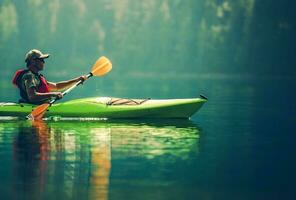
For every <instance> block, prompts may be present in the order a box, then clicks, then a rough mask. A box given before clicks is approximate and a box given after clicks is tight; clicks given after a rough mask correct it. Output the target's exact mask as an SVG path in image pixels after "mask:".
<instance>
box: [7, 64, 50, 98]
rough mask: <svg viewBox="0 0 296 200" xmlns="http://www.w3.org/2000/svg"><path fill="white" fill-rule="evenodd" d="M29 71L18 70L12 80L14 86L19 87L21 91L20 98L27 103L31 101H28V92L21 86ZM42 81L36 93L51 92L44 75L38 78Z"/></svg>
mask: <svg viewBox="0 0 296 200" xmlns="http://www.w3.org/2000/svg"><path fill="white" fill-rule="evenodd" d="M28 71H30V70H28V69H20V70H17V71H16V72H15V74H14V76H13V79H12V83H13V85H15V86H17V87H18V88H19V90H20V96H21V97H22V98H23V99H24V100H25V101H28V102H29V99H28V94H27V91H25V90H24V89H23V87H22V86H21V84H22V83H21V80H22V77H23V76H24V74H25V73H27V72H28ZM37 77H38V78H39V80H40V83H39V85H38V86H37V87H36V91H37V92H40V93H46V92H49V86H48V84H47V82H46V80H45V78H44V76H43V75H42V74H39V75H38V76H37Z"/></svg>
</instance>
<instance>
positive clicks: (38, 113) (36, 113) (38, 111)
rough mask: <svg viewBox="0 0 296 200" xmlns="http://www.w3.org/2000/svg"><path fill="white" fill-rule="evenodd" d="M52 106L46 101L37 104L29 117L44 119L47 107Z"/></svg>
mask: <svg viewBox="0 0 296 200" xmlns="http://www.w3.org/2000/svg"><path fill="white" fill-rule="evenodd" d="M49 106H50V104H49V103H44V104H42V105H40V106H37V107H36V108H34V110H33V111H32V112H31V114H30V115H29V118H31V119H33V120H38V119H42V117H43V115H44V114H45V112H46V110H47V108H48V107H49Z"/></svg>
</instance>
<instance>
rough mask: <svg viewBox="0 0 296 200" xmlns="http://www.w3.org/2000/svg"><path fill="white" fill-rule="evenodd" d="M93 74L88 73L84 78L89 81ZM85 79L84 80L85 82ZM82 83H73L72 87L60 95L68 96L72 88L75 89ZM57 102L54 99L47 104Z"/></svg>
mask: <svg viewBox="0 0 296 200" xmlns="http://www.w3.org/2000/svg"><path fill="white" fill-rule="evenodd" d="M92 76H93V74H92V73H91V72H90V73H88V74H87V75H86V78H87V79H89V78H90V77H92ZM87 79H86V80H87ZM82 82H83V81H82V80H80V81H78V82H77V83H75V84H74V85H72V86H71V87H69V88H68V89H67V90H65V91H64V92H62V95H63V96H65V95H66V94H68V93H69V92H71V91H72V90H73V89H74V88H76V87H77V86H78V85H80V84H81V83H82ZM57 100H58V98H54V99H52V100H50V101H49V104H50V105H51V104H53V103H54V102H56V101H57Z"/></svg>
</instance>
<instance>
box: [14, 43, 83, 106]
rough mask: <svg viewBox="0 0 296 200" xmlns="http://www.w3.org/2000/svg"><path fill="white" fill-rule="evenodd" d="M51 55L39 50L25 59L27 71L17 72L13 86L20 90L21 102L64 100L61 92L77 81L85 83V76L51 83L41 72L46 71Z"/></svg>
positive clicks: (30, 53)
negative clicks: (46, 61)
mask: <svg viewBox="0 0 296 200" xmlns="http://www.w3.org/2000/svg"><path fill="white" fill-rule="evenodd" d="M48 57H49V54H43V53H42V52H41V51H39V50H37V49H32V50H30V51H29V52H28V53H27V54H26V57H25V62H26V64H27V69H20V70H17V71H16V73H15V75H14V77H13V84H14V85H16V86H17V87H18V88H19V90H20V96H21V99H20V100H19V102H22V103H31V104H42V103H44V102H46V101H48V100H50V99H51V98H62V97H63V94H62V93H61V92H59V91H61V90H64V89H67V88H69V87H70V86H72V85H73V84H75V83H76V82H77V81H80V80H82V81H85V80H86V79H87V77H86V76H85V75H83V76H79V77H77V78H74V79H71V80H68V81H62V82H58V83H54V82H49V81H47V80H46V79H45V77H44V76H43V75H42V74H40V73H39V72H40V71H42V70H43V69H44V65H45V59H47V58H48Z"/></svg>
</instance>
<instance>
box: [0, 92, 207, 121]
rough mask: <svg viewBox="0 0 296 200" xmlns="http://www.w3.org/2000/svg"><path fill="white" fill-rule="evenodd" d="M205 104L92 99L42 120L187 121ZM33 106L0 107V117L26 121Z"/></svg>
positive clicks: (55, 108) (60, 107)
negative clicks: (55, 118) (150, 119)
mask: <svg viewBox="0 0 296 200" xmlns="http://www.w3.org/2000/svg"><path fill="white" fill-rule="evenodd" d="M206 101H207V99H206V98H205V97H203V96H201V97H200V98H192V99H166V100H164V99H162V100H153V99H122V98H112V97H95V98H84V99H76V100H70V101H66V102H61V103H56V104H53V105H52V106H51V107H49V109H48V111H47V112H46V114H45V117H79V118H88V117H91V118H93V117H94V118H114V119H118V118H189V117H191V116H192V115H193V114H194V113H196V112H197V111H198V110H199V109H200V108H201V106H202V105H203V104H204V103H205V102H206ZM35 106H36V105H31V104H24V103H6V102H2V103H0V116H13V117H26V116H27V115H28V114H30V113H31V111H32V109H33V108H34V107H35Z"/></svg>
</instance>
